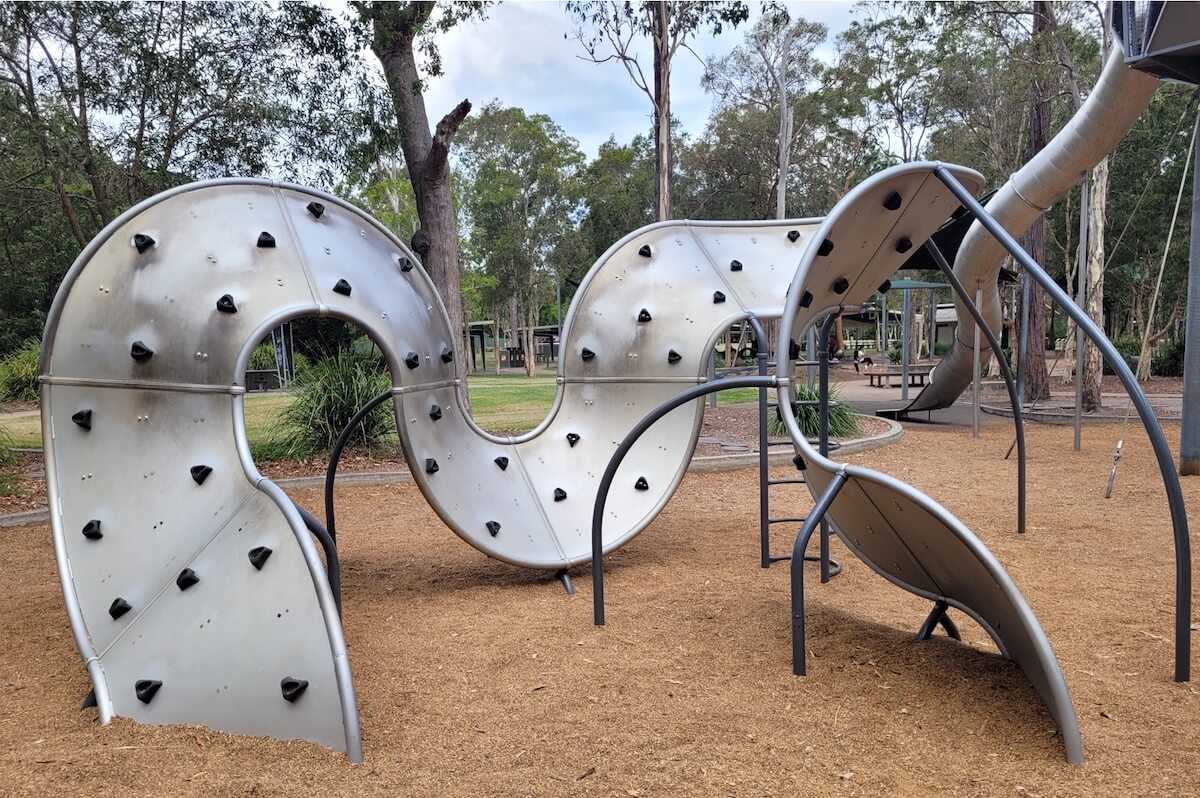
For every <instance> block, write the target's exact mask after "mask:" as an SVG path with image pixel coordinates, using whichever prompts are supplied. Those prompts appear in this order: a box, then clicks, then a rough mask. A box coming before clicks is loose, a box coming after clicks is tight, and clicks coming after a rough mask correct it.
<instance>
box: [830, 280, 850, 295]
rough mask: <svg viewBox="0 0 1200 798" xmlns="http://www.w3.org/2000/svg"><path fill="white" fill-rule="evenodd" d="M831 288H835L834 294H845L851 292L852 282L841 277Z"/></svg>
mask: <svg viewBox="0 0 1200 798" xmlns="http://www.w3.org/2000/svg"><path fill="white" fill-rule="evenodd" d="M830 287H831V288H833V293H835V294H844V293H846V292H847V291H849V290H850V281H849V280H847V279H846V278H845V277H839V278H837V279H836V280H834V281H833V285H832V286H830Z"/></svg>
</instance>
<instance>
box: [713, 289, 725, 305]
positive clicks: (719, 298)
mask: <svg viewBox="0 0 1200 798" xmlns="http://www.w3.org/2000/svg"><path fill="white" fill-rule="evenodd" d="M724 301H725V295H724V294H723V293H721V292H720V291H713V304H714V305H719V304H721V303H722V302H724Z"/></svg>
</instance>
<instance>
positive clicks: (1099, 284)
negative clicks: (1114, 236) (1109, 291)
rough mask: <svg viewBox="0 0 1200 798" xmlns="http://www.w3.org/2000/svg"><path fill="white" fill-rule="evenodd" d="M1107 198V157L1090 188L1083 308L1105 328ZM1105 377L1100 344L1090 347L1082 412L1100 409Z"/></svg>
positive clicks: (1085, 371) (1097, 166) (1101, 163)
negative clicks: (1085, 300)
mask: <svg viewBox="0 0 1200 798" xmlns="http://www.w3.org/2000/svg"><path fill="white" fill-rule="evenodd" d="M1107 198H1108V159H1107V158H1105V159H1104V160H1102V161H1101V162H1100V163H1098V164H1096V168H1094V169H1093V170H1092V180H1091V188H1090V190H1089V191H1088V235H1087V271H1086V272H1085V273H1084V274H1083V279H1085V280H1087V303H1086V307H1085V308H1084V310H1085V311H1087V314H1088V316H1090V317H1091V319H1092V321H1094V322H1096V323H1097V324H1098V325H1100V328H1101V329H1103V328H1104V224H1105V218H1104V216H1105V204H1106V201H1107ZM1103 376H1104V357H1103V355H1101V354H1100V347H1098V346H1088V347H1086V353H1085V355H1084V359H1083V412H1085V413H1094V412H1096V411H1097V410H1099V409H1100V404H1101V398H1100V387H1101V379H1102V378H1103Z"/></svg>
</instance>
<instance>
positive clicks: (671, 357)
mask: <svg viewBox="0 0 1200 798" xmlns="http://www.w3.org/2000/svg"><path fill="white" fill-rule="evenodd" d="M681 360H683V355H681V354H679V353H678V352H676V351H675V350H674V349H672V350H670V351H669V352H667V362H668V363H678V362H679V361H681Z"/></svg>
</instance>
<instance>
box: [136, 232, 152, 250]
mask: <svg viewBox="0 0 1200 798" xmlns="http://www.w3.org/2000/svg"><path fill="white" fill-rule="evenodd" d="M133 246H134V248H135V249H137V251H138V254H139V255H141V254H142V253H144V252H145V251H146V250H148V249H150V247H152V246H154V239H153V238H151V237H150V236H148V235H146V234H145V233H137V234H136V235H134V237H133Z"/></svg>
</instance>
